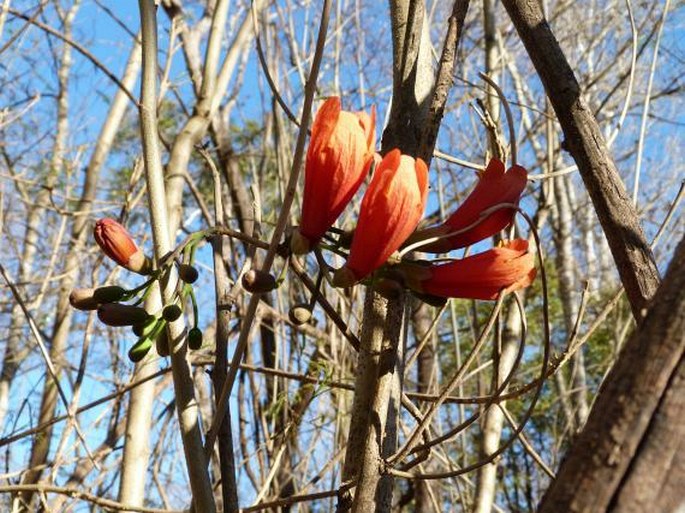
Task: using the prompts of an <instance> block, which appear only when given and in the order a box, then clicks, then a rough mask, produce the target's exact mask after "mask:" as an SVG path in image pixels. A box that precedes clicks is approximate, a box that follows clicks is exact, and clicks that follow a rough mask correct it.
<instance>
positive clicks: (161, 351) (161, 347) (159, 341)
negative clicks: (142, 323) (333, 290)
mask: <svg viewBox="0 0 685 513" xmlns="http://www.w3.org/2000/svg"><path fill="white" fill-rule="evenodd" d="M155 347H156V348H157V354H158V355H159V356H169V337H168V335H167V332H166V330H162V331H160V332H159V335H157V338H156V339H155Z"/></svg>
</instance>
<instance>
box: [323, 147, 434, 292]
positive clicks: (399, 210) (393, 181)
mask: <svg viewBox="0 0 685 513" xmlns="http://www.w3.org/2000/svg"><path fill="white" fill-rule="evenodd" d="M427 195H428V168H427V167H426V164H425V162H424V161H423V160H421V159H416V160H414V159H413V158H412V157H409V156H408V155H402V153H401V152H400V150H398V149H395V150H392V151H391V152H389V153H388V154H387V155H386V156H385V157H384V158H383V160H382V161H381V162H380V164H378V166H377V167H376V170H375V171H374V174H373V178H372V179H371V183H370V184H369V188H368V189H367V190H366V193H365V194H364V199H362V204H361V209H360V211H359V221H358V223H357V228H356V229H355V231H354V238H353V239H352V246H351V248H350V256H349V258H348V259H347V263H346V264H345V266H344V267H343V268H341V269H338V270H337V271H336V273H335V276H334V278H333V283H334V284H335V285H336V286H339V287H348V286H350V285H352V284H354V283H356V282H357V281H359V280H361V279H363V278H365V277H366V276H368V275H369V274H371V273H372V272H373V271H374V270H375V269H377V268H378V267H380V266H381V265H383V264H384V263H385V262H386V260H387V259H388V257H389V256H390V255H392V253H393V252H395V251H396V250H398V249H399V247H400V246H401V245H402V243H403V242H404V241H405V240H407V237H409V235H411V233H412V232H413V231H414V230H415V229H416V226H417V225H418V224H419V221H420V220H421V216H422V215H423V210H424V208H425V206H426V197H427Z"/></svg>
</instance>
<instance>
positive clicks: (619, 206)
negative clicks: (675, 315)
mask: <svg viewBox="0 0 685 513" xmlns="http://www.w3.org/2000/svg"><path fill="white" fill-rule="evenodd" d="M503 4H504V7H505V8H506V10H507V12H508V13H509V16H510V18H511V20H512V21H513V23H514V26H515V27H516V30H517V32H518V33H519V36H520V37H521V40H522V41H523V44H524V45H525V47H526V50H527V52H528V55H529V56H530V58H531V60H532V62H533V64H534V66H535V69H536V70H537V73H538V75H539V76H540V79H541V80H542V83H543V85H544V86H545V90H546V91H547V96H548V97H549V99H550V101H551V103H552V106H553V107H554V111H555V112H556V115H557V119H558V120H559V123H560V124H561V127H562V129H563V131H564V136H565V141H564V143H563V146H564V147H565V148H567V149H568V151H569V152H570V153H571V155H572V156H573V159H574V160H575V162H576V164H577V165H578V170H579V171H580V174H581V177H582V178H583V182H584V183H585V187H586V188H587V190H588V193H589V194H590V198H591V199H592V203H593V205H594V207H595V210H596V211H597V216H598V217H599V221H600V223H601V225H602V228H603V230H604V233H605V234H606V236H607V240H608V242H609V247H610V248H611V253H612V255H613V257H614V261H615V262H616V266H617V268H618V271H619V274H620V276H621V281H622V282H623V286H624V288H625V290H626V295H627V297H628V300H629V301H630V305H631V308H632V311H633V315H634V316H635V318H636V319H638V320H639V319H640V318H641V317H642V314H643V309H645V308H646V307H647V306H648V305H649V302H650V300H651V298H652V296H653V295H654V292H655V291H656V289H657V287H658V285H659V281H660V279H659V271H658V269H657V267H656V263H655V262H654V256H653V255H652V251H651V250H650V248H649V244H648V243H647V240H646V238H645V235H644V232H643V230H642V227H641V225H640V222H639V219H638V216H637V212H636V210H635V207H634V206H633V203H632V202H631V200H630V197H629V196H628V194H627V192H626V188H625V185H624V184H623V182H622V181H621V177H620V175H619V174H618V170H617V168H616V164H615V163H614V160H613V158H612V157H611V154H610V153H609V149H608V148H607V145H606V142H605V140H604V137H603V136H602V133H601V130H600V128H599V125H598V123H597V120H596V119H595V117H594V115H593V113H592V110H591V109H590V108H589V106H588V105H587V102H586V101H585V99H584V98H582V97H581V94H580V86H579V84H578V81H577V79H576V77H575V75H574V73H573V70H572V69H571V67H570V65H569V63H568V61H567V60H566V57H565V56H564V52H563V51H562V49H561V47H560V45H559V43H558V41H557V40H556V38H555V37H554V34H553V33H552V30H551V28H550V26H549V25H548V23H547V20H546V19H545V17H544V13H543V11H542V6H541V5H540V3H539V2H528V1H525V0H504V1H503Z"/></svg>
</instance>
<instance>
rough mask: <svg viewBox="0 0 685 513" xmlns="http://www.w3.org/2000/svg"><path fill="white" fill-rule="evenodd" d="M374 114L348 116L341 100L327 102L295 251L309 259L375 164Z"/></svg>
mask: <svg viewBox="0 0 685 513" xmlns="http://www.w3.org/2000/svg"><path fill="white" fill-rule="evenodd" d="M375 140H376V111H375V109H372V110H371V115H368V114H367V113H365V112H347V111H344V110H341V108H340V98H338V97H332V98H329V99H327V100H326V101H325V102H324V104H323V105H322V106H321V108H320V109H319V111H318V112H317V114H316V118H315V119H314V124H313V125H312V137H311V140H310V142H309V149H308V150H307V159H306V163H305V170H304V195H303V199H302V220H301V222H300V226H299V228H298V229H297V230H296V231H295V232H294V233H293V237H292V239H291V249H292V251H293V252H294V253H296V254H302V253H307V252H308V251H309V250H310V249H311V248H312V247H313V246H314V245H315V244H316V243H317V242H319V239H321V237H322V236H323V234H324V233H326V230H328V229H329V228H330V227H331V226H332V225H333V223H334V222H335V220H336V219H337V218H338V216H339V215H340V214H341V213H342V211H343V210H344V209H345V207H346V206H347V204H348V203H349V202H350V200H351V199H352V196H353V195H354V193H355V192H357V190H358V189H359V187H360V186H361V184H362V182H363V181H364V178H365V177H366V175H367V174H368V172H369V168H370V167H371V163H372V162H373V155H374V144H375Z"/></svg>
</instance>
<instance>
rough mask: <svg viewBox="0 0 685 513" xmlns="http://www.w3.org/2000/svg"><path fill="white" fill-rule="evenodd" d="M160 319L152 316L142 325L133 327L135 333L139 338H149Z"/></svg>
mask: <svg viewBox="0 0 685 513" xmlns="http://www.w3.org/2000/svg"><path fill="white" fill-rule="evenodd" d="M158 322H159V319H158V318H157V317H154V316H150V317H149V318H147V319H146V320H144V321H143V322H141V323H138V324H134V325H133V333H134V334H135V335H136V336H138V337H145V336H149V335H150V334H151V333H152V332H153V331H154V330H155V328H156V327H157V323H158Z"/></svg>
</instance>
